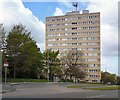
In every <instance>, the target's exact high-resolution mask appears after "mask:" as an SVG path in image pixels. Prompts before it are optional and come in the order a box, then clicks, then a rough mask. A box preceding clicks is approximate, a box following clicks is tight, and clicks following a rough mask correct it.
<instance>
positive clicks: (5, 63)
mask: <svg viewBox="0 0 120 100" xmlns="http://www.w3.org/2000/svg"><path fill="white" fill-rule="evenodd" d="M6 57H8V55H6ZM3 66H4V67H5V84H6V82H7V67H8V66H9V63H8V61H7V59H6V60H5V61H4V64H3Z"/></svg>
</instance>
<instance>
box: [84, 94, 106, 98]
mask: <svg viewBox="0 0 120 100" xmlns="http://www.w3.org/2000/svg"><path fill="white" fill-rule="evenodd" d="M103 96H106V95H96V96H90V97H86V98H97V97H103Z"/></svg>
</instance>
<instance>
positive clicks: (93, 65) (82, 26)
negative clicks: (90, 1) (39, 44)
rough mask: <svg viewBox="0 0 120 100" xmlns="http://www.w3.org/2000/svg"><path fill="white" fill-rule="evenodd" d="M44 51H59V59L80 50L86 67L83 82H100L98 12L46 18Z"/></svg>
mask: <svg viewBox="0 0 120 100" xmlns="http://www.w3.org/2000/svg"><path fill="white" fill-rule="evenodd" d="M46 49H52V50H54V51H57V50H58V49H59V51H60V55H59V57H61V56H62V55H64V54H65V52H67V51H70V50H82V51H83V52H84V56H83V57H84V59H85V62H86V64H87V65H88V68H87V72H88V75H87V76H86V78H85V81H88V82H100V79H101V64H100V58H101V57H100V12H95V13H89V11H88V10H83V11H82V14H80V12H79V11H72V12H67V13H66V15H63V16H51V17H47V18H46Z"/></svg>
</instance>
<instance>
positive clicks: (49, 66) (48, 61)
mask: <svg viewBox="0 0 120 100" xmlns="http://www.w3.org/2000/svg"><path fill="white" fill-rule="evenodd" d="M51 49H52V48H50V49H48V81H49V78H50V76H49V73H50V66H49V52H50V50H51Z"/></svg>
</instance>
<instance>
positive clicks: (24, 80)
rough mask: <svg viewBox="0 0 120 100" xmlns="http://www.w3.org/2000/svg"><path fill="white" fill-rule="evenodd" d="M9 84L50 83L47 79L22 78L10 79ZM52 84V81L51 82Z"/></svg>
mask: <svg viewBox="0 0 120 100" xmlns="http://www.w3.org/2000/svg"><path fill="white" fill-rule="evenodd" d="M7 81H8V82H48V80H47V79H22V78H15V79H14V78H9V79H7ZM49 82H51V81H49Z"/></svg>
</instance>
